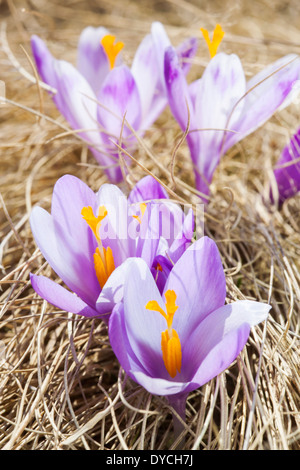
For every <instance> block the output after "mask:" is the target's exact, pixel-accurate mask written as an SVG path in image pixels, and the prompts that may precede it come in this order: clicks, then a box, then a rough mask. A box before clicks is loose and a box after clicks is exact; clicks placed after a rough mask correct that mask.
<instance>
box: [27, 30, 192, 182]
mask: <svg viewBox="0 0 300 470" xmlns="http://www.w3.org/2000/svg"><path fill="white" fill-rule="evenodd" d="M31 46H32V52H33V57H34V59H35V63H36V66H37V70H38V72H39V74H40V76H41V78H42V80H43V81H44V82H45V83H47V84H48V85H50V86H51V87H52V88H54V89H56V90H57V92H56V94H54V95H53V100H54V103H55V104H56V107H57V108H58V110H59V111H60V112H61V113H62V114H63V116H64V117H65V118H66V120H67V121H68V122H69V124H70V126H71V127H72V128H73V129H75V130H77V131H78V135H79V136H80V137H81V138H83V139H84V140H85V141H86V142H88V144H89V147H90V149H91V151H92V153H93V155H94V156H95V158H96V160H97V161H98V162H99V163H100V164H101V165H103V166H104V167H105V168H106V172H107V175H108V177H109V179H110V180H111V181H112V182H118V181H120V180H121V178H122V173H121V170H120V167H119V164H118V150H117V148H116V145H114V143H113V142H117V143H119V144H120V145H122V146H123V148H126V149H127V150H128V151H133V150H134V146H135V145H136V137H135V136H134V132H136V133H139V135H140V136H142V135H143V132H144V131H145V130H147V128H149V126H151V125H152V124H153V122H154V121H155V120H156V118H157V117H158V116H159V114H160V113H161V112H162V110H163V109H164V107H165V106H166V104H167V97H166V89H165V84H164V77H163V73H164V50H165V49H166V48H167V47H169V46H170V40H169V38H168V36H167V34H166V32H165V30H164V27H163V25H162V24H161V23H158V22H155V23H153V24H152V28H151V34H148V35H147V36H146V37H145V38H144V40H143V41H142V42H141V44H140V46H139V47H138V49H137V51H136V54H135V57H134V59H133V62H132V66H131V68H129V67H128V66H127V65H125V64H124V63H123V61H122V59H121V57H120V55H119V53H120V51H121V49H122V47H123V43H121V42H115V37H114V36H112V35H110V34H109V32H108V31H107V30H106V29H105V28H102V27H100V28H93V27H87V28H85V29H84V30H83V31H82V33H81V35H80V38H79V43H78V55H77V68H75V67H74V66H73V65H72V64H70V63H69V62H66V61H65V60H57V59H55V58H54V57H53V56H52V54H51V53H50V51H49V50H48V48H47V46H46V44H45V43H44V42H43V41H42V39H40V38H39V37H37V36H35V35H34V36H32V38H31ZM196 47H197V45H196V40H195V39H193V38H192V39H190V40H187V41H184V42H183V43H182V44H181V45H180V46H179V47H178V48H177V52H176V53H177V54H178V55H177V57H178V61H179V62H180V64H181V65H180V67H181V69H182V71H183V73H184V74H186V73H187V71H188V69H189V61H188V60H186V59H188V58H190V57H192V56H193V55H194V54H195V52H196ZM124 118H126V121H124ZM127 123H128V125H127ZM131 128H132V129H133V131H134V132H132V129H131ZM121 135H122V139H121V141H120V136H121ZM112 141H113V142H112Z"/></svg>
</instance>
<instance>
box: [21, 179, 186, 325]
mask: <svg viewBox="0 0 300 470" xmlns="http://www.w3.org/2000/svg"><path fill="white" fill-rule="evenodd" d="M150 194H151V197H149V196H150ZM153 198H156V199H160V201H161V202H160V203H154V202H152V200H153ZM30 224H31V230H32V233H33V235H34V238H35V240H36V243H37V245H38V247H39V248H40V250H41V252H42V253H43V255H44V257H45V258H46V260H47V261H48V263H49V264H50V265H51V266H52V268H53V269H54V271H55V272H56V273H57V275H58V276H59V277H60V278H61V279H62V281H63V282H64V283H65V284H66V286H67V287H68V288H69V289H70V290H71V291H72V292H74V293H75V294H76V295H73V294H72V293H71V292H70V291H69V290H67V289H65V288H64V287H62V286H61V285H60V284H57V283H55V282H53V281H51V280H50V279H48V278H46V277H44V276H37V275H35V274H32V275H31V282H32V285H33V287H34V289H35V290H36V292H38V294H39V295H40V296H41V297H43V298H44V299H46V300H48V301H49V302H50V303H52V304H53V305H55V306H57V307H59V308H61V309H63V310H66V311H69V312H72V313H76V314H80V315H83V316H86V317H100V316H101V317H102V318H104V319H105V318H107V314H109V313H110V312H111V310H112V308H113V306H114V305H115V304H116V303H117V302H119V301H120V300H121V299H122V292H123V284H124V271H125V269H126V267H127V264H128V262H130V260H131V259H132V258H135V257H139V258H141V259H143V260H144V261H145V262H146V263H147V266H148V267H149V268H150V269H151V270H152V272H153V275H154V276H155V278H156V279H159V285H160V286H161V288H163V285H164V281H165V279H166V277H167V274H168V272H169V271H170V269H171V266H172V265H173V263H175V262H176V261H177V260H178V259H179V258H180V256H181V254H182V253H183V252H184V251H185V249H186V248H187V246H189V244H190V243H191V240H192V237H193V233H194V218H193V213H192V211H191V210H190V211H189V212H188V213H187V214H184V212H183V211H182V209H181V208H180V207H179V206H177V205H176V204H174V203H172V202H170V201H168V195H167V193H166V191H165V190H164V189H163V188H162V187H161V186H160V184H159V183H158V182H157V181H156V180H155V179H154V178H152V177H151V176H146V177H145V178H143V179H142V180H141V181H139V183H137V185H136V186H135V188H134V189H133V190H132V191H131V193H130V194H129V196H128V199H127V198H126V196H125V195H124V194H123V193H122V191H121V190H120V189H119V188H118V187H117V186H116V185H113V184H104V185H102V186H101V188H100V189H99V191H98V192H97V193H94V192H93V191H92V190H91V189H90V188H89V187H88V186H87V185H86V184H85V183H83V182H82V181H81V180H80V179H78V178H76V177H74V176H71V175H65V176H63V177H62V178H60V179H59V180H58V181H57V182H56V184H55V187H54V191H53V197H52V205H51V214H49V213H48V212H47V211H46V210H44V209H43V208H41V207H39V206H36V207H35V208H34V209H33V211H32V213H31V216H30ZM170 264H171V266H170ZM117 268H119V269H117Z"/></svg>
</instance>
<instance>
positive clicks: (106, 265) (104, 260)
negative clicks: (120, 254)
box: [94, 247, 115, 289]
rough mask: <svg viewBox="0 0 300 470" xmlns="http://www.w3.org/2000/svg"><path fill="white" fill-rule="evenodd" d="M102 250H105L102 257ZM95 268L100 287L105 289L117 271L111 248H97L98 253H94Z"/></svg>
mask: <svg viewBox="0 0 300 470" xmlns="http://www.w3.org/2000/svg"><path fill="white" fill-rule="evenodd" d="M100 250H103V251H102V256H101V252H100ZM94 266H95V271H96V276H97V279H98V281H99V284H100V287H101V289H103V286H104V284H105V283H106V281H107V279H108V278H109V276H110V275H111V273H112V272H113V271H114V270H115V262H114V257H113V253H112V250H111V248H110V247H107V248H106V249H105V248H103V247H101V248H98V247H97V248H96V252H95V253H94Z"/></svg>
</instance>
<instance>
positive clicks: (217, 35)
mask: <svg viewBox="0 0 300 470" xmlns="http://www.w3.org/2000/svg"><path fill="white" fill-rule="evenodd" d="M200 30H201V32H202V34H203V37H204V39H205V41H206V44H207V46H208V49H209V53H210V57H211V59H212V58H213V57H214V56H215V55H216V53H217V50H218V47H219V45H220V44H221V42H222V39H223V37H224V34H225V33H224V31H223V29H222V26H221V25H219V24H217V25H216V27H215V29H214V33H213V38H212V41H211V40H210V37H209V34H208V31H207V29H204V28H200Z"/></svg>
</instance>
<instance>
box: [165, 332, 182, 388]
mask: <svg viewBox="0 0 300 470" xmlns="http://www.w3.org/2000/svg"><path fill="white" fill-rule="evenodd" d="M161 349H162V356H163V361H164V364H165V367H166V369H167V371H168V373H169V375H170V376H171V377H172V379H173V378H174V377H175V376H176V374H177V371H178V372H179V373H180V371H181V360H182V353H181V344H180V339H179V336H178V334H177V332H176V330H172V337H171V338H170V336H169V332H168V330H166V331H163V332H162V334H161Z"/></svg>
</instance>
